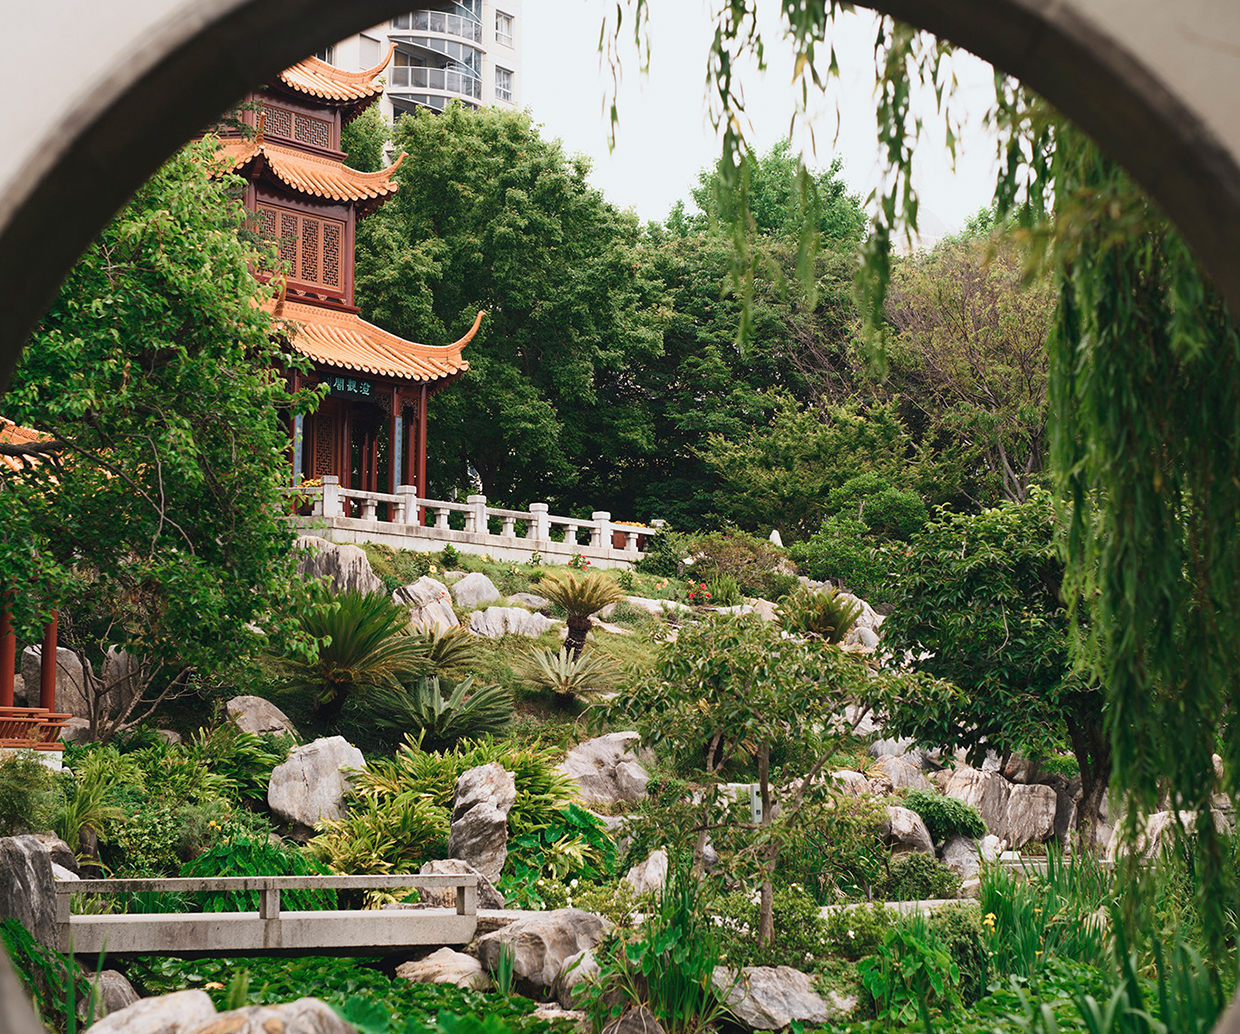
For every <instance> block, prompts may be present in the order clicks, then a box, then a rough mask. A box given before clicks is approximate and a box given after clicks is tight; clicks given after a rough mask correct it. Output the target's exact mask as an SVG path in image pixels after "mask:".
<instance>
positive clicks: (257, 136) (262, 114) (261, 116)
mask: <svg viewBox="0 0 1240 1034" xmlns="http://www.w3.org/2000/svg"><path fill="white" fill-rule="evenodd" d="M266 127H267V109H266V108H263V109H262V110H260V111H259V113H258V129H257V131H256V132H255V133H254V146H255V147H262V146H263V130H264V129H265V128H266Z"/></svg>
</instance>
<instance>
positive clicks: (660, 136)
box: [520, 0, 996, 244]
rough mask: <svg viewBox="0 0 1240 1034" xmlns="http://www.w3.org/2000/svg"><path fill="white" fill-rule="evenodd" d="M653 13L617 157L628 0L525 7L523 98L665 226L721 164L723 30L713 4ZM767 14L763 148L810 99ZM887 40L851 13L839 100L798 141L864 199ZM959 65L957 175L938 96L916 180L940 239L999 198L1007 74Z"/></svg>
mask: <svg viewBox="0 0 1240 1034" xmlns="http://www.w3.org/2000/svg"><path fill="white" fill-rule="evenodd" d="M649 6H650V12H651V13H650V32H649V35H650V70H649V73H648V74H646V75H643V74H642V73H641V71H640V69H639V63H638V60H637V58H636V55H635V53H634V51H633V48H632V46H631V44H630V46H629V49H628V50H627V51H623V52H622V53H623V56H624V58H625V60H624V64H623V72H624V76H623V80H622V83H621V88H620V92H619V94H618V106H619V112H620V124H619V128H618V130H617V134H616V145H615V149H614V151H610V152H609V150H608V114H607V109H606V101H605V96H606V94H607V91H608V89H609V88H610V85H611V73H610V70H609V69H608V68H607V66H606V64H605V62H604V63H600V56H599V51H598V43H599V27H600V25H601V22H602V18H603V16H604V14H605V13H606V12H607V11H608V9H609V8H610V9H613V10H614V0H525V3H524V5H523V25H522V52H523V53H522V82H521V85H520V103H521V104H522V105H523V106H524V107H527V108H528V109H529V110H530V111H531V113H532V115H533V117H534V120H535V121H536V122H537V123H539V124H540V125H541V126H542V131H543V134H544V135H545V136H549V137H558V138H560V139H561V140H562V141H563V142H564V146H565V148H566V150H568V151H569V152H570V153H582V154H585V155H588V156H589V157H590V158H591V159H592V161H593V174H592V176H591V180H592V182H593V183H594V185H595V186H597V187H598V188H599V189H601V190H602V191H603V193H604V194H605V195H606V196H607V198H608V199H609V200H610V201H612V202H613V203H615V204H616V205H618V206H619V207H621V208H632V209H634V210H635V211H636V212H637V214H638V215H639V216H640V217H641V218H642V219H662V218H664V217H665V216H666V215H667V213H668V211H669V209H670V208H671V207H672V205H673V203H674V202H675V201H676V200H677V199H684V200H685V201H686V203H688V191H689V187H690V186H691V185H692V184H694V183H695V182H696V180H697V174H698V172H699V171H700V170H701V169H703V168H705V167H707V166H710V165H712V164H713V163H714V161H715V160H716V159H717V158H718V155H719V138H718V136H717V134H716V133H715V131H714V129H713V128H712V127H711V124H710V119H709V117H708V107H707V95H706V89H705V77H706V58H707V54H708V51H709V48H710V42H711V38H712V35H713V21H712V19H711V14H710V7H709V6H708V3H707V2H706V0H650V5H649ZM762 17H763V18H764V19H765V20H764V21H761V22H760V23H759V24H760V25H761V27H762V29H763V33H764V37H765V39H766V44H767V45H766V57H767V69H766V70H765V72H759V71H758V70H757V69H756V67H749V68H746V69H744V70H743V73H742V75H741V77H740V79H741V83H742V85H743V88H744V95H745V103H746V108H747V110H748V115H749V121H750V126H749V127H748V129H747V132H748V134H749V137H750V140H751V141H752V143H753V144H754V145H755V146H756V148H757V150H758V151H760V152H761V151H766V150H768V149H769V148H770V147H771V146H773V145H774V144H775V143H777V142H778V141H779V140H781V139H782V138H783V137H785V136H787V135H788V132H789V120H790V118H791V116H792V115H793V113H794V112H795V110H796V106H797V100H798V98H799V96H800V91H799V88H798V87H794V86H793V85H792V58H791V47H790V46H789V45H786V44H784V45H781V42H780V41H781V39H782V35H783V33H782V26H781V24H780V22H779V20H778V4H776V3H774V0H764V2H763V12H762ZM875 32H876V22H875V18H874V16H873V15H872V14H870V13H869V12H864V11H862V12H858V13H857V14H851V15H844V16H843V17H842V19H841V20H840V23H839V25H838V28H837V33H836V35H835V37H834V45H835V50H836V54H837V56H838V60H839V66H840V72H841V77H840V80H839V81H838V82H837V83H836V84H834V85H833V87H832V88H831V90H830V91H829V92H828V93H827V94H826V95H822V94H819V95H817V96H815V95H814V92H813V91H812V90H811V96H810V104H809V111H808V113H807V117H806V118H805V119H804V120H803V125H802V127H801V131H800V132H799V133H798V134H797V135H796V136H794V138H793V139H794V143H796V144H798V145H799V146H800V147H801V148H802V149H803V150H804V151H805V153H806V161H807V163H808V164H809V165H810V166H811V167H824V166H827V165H829V164H830V162H831V159H832V158H833V157H834V156H835V155H836V154H839V155H841V156H842V157H843V159H844V166H843V169H842V175H843V177H844V179H845V181H846V182H847V183H848V184H849V186H850V187H851V188H852V189H853V190H854V191H855V192H856V193H857V194H858V195H860V197H861V198H862V199H864V198H865V197H866V196H867V195H868V194H869V193H870V191H871V190H872V189H873V188H874V186H875V185H876V184H877V183H878V181H879V177H880V174H881V168H882V166H881V164H880V162H879V153H878V146H877V143H876V139H875V136H876V134H875V120H874V59H873V41H874V37H875ZM951 62H952V63H951V71H952V72H953V73H954V74H955V76H956V80H957V84H958V85H957V90H956V96H957V98H958V101H957V104H958V108H957V117H962V118H963V120H964V121H963V132H962V133H961V134H960V141H961V142H960V144H959V145H958V151H957V158H956V162H955V167H954V168H953V164H952V160H951V157H950V155H949V154H948V152H947V150H946V148H945V146H944V134H943V121H942V116H941V115H939V114H937V113H936V110H935V102H934V94H933V92H932V91H931V90H929V89H928V88H927V89H925V90H923V91H921V92H920V93H919V94H917V95H916V97H915V100H914V110H915V111H916V112H917V113H918V114H919V115H920V116H921V118H922V121H923V123H924V126H925V131H924V133H923V136H922V139H921V142H920V143H919V145H918V147H917V149H916V150H915V152H914V162H915V173H914V177H915V178H914V184H915V186H916V188H917V191H918V194H919V197H920V200H921V218H920V224H921V230H922V242H923V243H926V244H929V243H932V242H933V241H934V240H935V239H937V238H938V237H941V236H943V235H944V234H946V233H949V232H954V231H956V230H959V229H960V228H961V227H963V225H964V223H965V222H966V220H967V219H968V218H969V216H971V215H973V214H974V213H975V212H976V211H977V210H978V209H980V208H982V207H984V206H985V205H987V204H988V203H989V202H990V198H991V195H992V193H993V189H994V180H995V168H996V157H995V142H994V137H993V135H991V134H990V133H988V132H987V131H986V129H985V127H984V126H983V125H982V117H981V116H982V115H983V114H984V113H985V112H986V110H987V109H988V107H989V105H990V102H991V101H992V100H993V98H994V85H993V71H992V69H991V67H990V65H989V64H987V63H986V62H984V61H982V60H980V59H979V58H976V57H974V56H973V55H971V54H967V53H957V54H956V55H954V56H953V58H952V59H951ZM837 115H838V120H837ZM811 131H812V138H813V139H812V143H811V139H810V137H811Z"/></svg>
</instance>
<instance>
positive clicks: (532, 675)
mask: <svg viewBox="0 0 1240 1034" xmlns="http://www.w3.org/2000/svg"><path fill="white" fill-rule="evenodd" d="M522 674H523V675H524V676H525V678H526V679H527V680H528V681H529V682H530V683H532V684H533V685H534V686H536V687H537V688H539V689H546V690H550V691H551V692H552V693H554V694H555V696H556V700H557V702H559V703H561V704H567V703H569V702H570V701H571V700H572V699H573V698H574V697H575V696H577V694H579V693H583V692H586V691H588V690H592V689H603V688H605V687H607V686H609V685H610V684H611V683H612V682H613V681H614V680H615V678H616V676H617V674H618V672H617V671H616V668H615V666H614V665H613V664H612V663H611V661H609V660H607V658H605V657H599V656H598V655H597V654H587V655H586V656H584V657H574V656H573V655H572V653H570V652H569V649H568V645H567V644H565V646H564V649H563V650H559V651H556V650H534V651H533V652H532V653H530V655H529V657H528V658H527V659H526V662H525V665H524V668H523V670H522Z"/></svg>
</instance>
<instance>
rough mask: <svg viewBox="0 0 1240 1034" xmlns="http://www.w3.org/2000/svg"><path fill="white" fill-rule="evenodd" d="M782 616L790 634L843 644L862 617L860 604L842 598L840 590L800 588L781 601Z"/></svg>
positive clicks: (780, 610)
mask: <svg viewBox="0 0 1240 1034" xmlns="http://www.w3.org/2000/svg"><path fill="white" fill-rule="evenodd" d="M779 613H780V616H781V617H782V618H783V623H784V628H786V629H787V630H788V631H789V632H797V633H800V634H802V635H816V636H819V637H821V638H822V639H825V640H826V641H827V642H828V643H840V642H843V640H844V637H845V636H846V635H848V632H849V630H850V629H851V628H852V627H853V625H855V624H856V623H857V618H859V617H860V616H861V604H860V603H854V602H851V601H849V600H848V599H846V598H842V597H841V594H840V592H839V590H837V589H828V590H826V591H824V592H814V591H813V590H811V589H808V588H803V587H798V588H797V590H796V591H795V592H792V593H789V594H788V595H787V596H785V597H784V598H783V599H782V600H780V601H779Z"/></svg>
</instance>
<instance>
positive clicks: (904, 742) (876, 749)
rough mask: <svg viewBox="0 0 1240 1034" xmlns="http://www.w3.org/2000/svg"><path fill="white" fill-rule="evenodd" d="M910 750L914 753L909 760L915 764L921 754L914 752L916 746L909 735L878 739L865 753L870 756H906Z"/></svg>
mask: <svg viewBox="0 0 1240 1034" xmlns="http://www.w3.org/2000/svg"><path fill="white" fill-rule="evenodd" d="M910 752H912V753H913V754H914V756H913V757H911V758H910V760H911V761H912V762H913V763H914V764H917V763H918V762H919V761H920V760H921V756H920V754H919V753H917V752H916V748H915V746H914V744H913V738H912V737H911V736H903V737H901V738H900V739H895V740H892V739H878V740H875V741H874V742H873V743H871V744H870V746H869V749H868V750H867V751H866V753H867V754H869V755H870V757H872V758H881V757H887V756H888V755H890V756H893V757H898V758H902V757H906V756H908V755H909V754H910Z"/></svg>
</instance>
